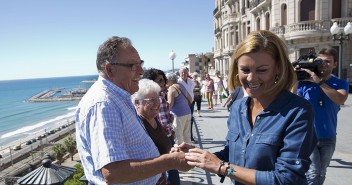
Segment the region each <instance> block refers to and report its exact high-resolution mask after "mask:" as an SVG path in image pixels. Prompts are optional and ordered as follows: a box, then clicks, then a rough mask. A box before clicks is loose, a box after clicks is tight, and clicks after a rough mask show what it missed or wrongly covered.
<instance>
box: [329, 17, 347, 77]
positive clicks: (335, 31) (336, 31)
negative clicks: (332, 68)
mask: <svg viewBox="0 0 352 185" xmlns="http://www.w3.org/2000/svg"><path fill="white" fill-rule="evenodd" d="M341 29H342V28H340V27H339V26H338V25H337V22H334V24H332V26H331V28H330V33H331V35H332V40H333V41H335V40H338V41H339V45H340V49H339V70H338V76H339V78H342V60H343V57H342V49H343V48H342V47H343V41H344V40H346V41H348V40H350V34H351V33H352V25H351V22H348V23H347V25H346V26H345V28H344V30H343V31H342V30H341ZM343 32H344V33H343ZM344 34H345V35H344ZM336 35H338V37H337V36H336Z"/></svg>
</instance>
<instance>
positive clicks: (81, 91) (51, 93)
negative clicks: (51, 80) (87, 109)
mask: <svg viewBox="0 0 352 185" xmlns="http://www.w3.org/2000/svg"><path fill="white" fill-rule="evenodd" d="M64 89H65V88H56V89H50V90H45V91H43V92H40V93H38V94H36V95H34V96H32V97H31V98H29V99H27V101H28V102H53V101H77V100H80V99H82V97H83V96H84V95H85V94H86V92H87V91H88V89H86V88H77V89H73V90H72V91H68V92H66V93H64V94H61V95H58V96H56V95H57V94H58V93H61V92H62V91H63V90H64Z"/></svg>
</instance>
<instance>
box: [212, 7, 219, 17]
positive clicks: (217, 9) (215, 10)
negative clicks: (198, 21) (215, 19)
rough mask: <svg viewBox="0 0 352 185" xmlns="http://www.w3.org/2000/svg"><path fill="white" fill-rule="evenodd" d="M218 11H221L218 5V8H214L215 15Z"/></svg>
mask: <svg viewBox="0 0 352 185" xmlns="http://www.w3.org/2000/svg"><path fill="white" fill-rule="evenodd" d="M218 12H219V8H218V7H216V8H215V9H214V11H213V15H214V16H215V15H216V14H217V13H218Z"/></svg>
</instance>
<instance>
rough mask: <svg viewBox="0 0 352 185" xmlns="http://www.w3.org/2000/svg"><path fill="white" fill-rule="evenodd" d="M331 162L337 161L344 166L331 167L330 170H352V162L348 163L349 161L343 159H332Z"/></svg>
mask: <svg viewBox="0 0 352 185" xmlns="http://www.w3.org/2000/svg"><path fill="white" fill-rule="evenodd" d="M331 161H335V162H337V163H339V164H341V165H344V166H331V165H330V166H329V167H330V168H348V169H352V162H347V161H344V160H342V159H331Z"/></svg>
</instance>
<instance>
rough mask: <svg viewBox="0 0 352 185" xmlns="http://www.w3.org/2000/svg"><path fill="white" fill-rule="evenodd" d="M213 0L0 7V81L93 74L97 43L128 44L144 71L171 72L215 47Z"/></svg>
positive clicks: (74, 0) (41, 0)
mask: <svg viewBox="0 0 352 185" xmlns="http://www.w3.org/2000/svg"><path fill="white" fill-rule="evenodd" d="M214 9H215V4H214V1H213V0H177V1H167V0H96V1H92V0H56V1H48V0H35V1H19V0H10V1H2V2H1V5H0V65H1V67H0V80H9V79H27V78H43V77H59V76H80V75H91V74H97V70H96V65H95V60H96V53H97V49H98V47H99V45H100V44H101V43H102V42H103V41H105V40H106V39H107V38H109V37H110V36H114V35H116V36H124V37H128V38H130V39H131V40H132V42H133V44H134V46H135V48H136V49H137V50H138V51H139V54H140V56H141V58H142V59H144V60H145V67H147V68H149V67H155V68H159V69H161V70H168V69H172V62H171V60H170V59H169V53H170V52H171V50H174V52H175V53H176V59H175V68H178V67H179V65H180V64H181V62H183V61H184V57H185V56H186V55H187V54H192V53H199V52H208V51H211V50H212V48H213V46H214V28H213V10H214Z"/></svg>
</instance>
